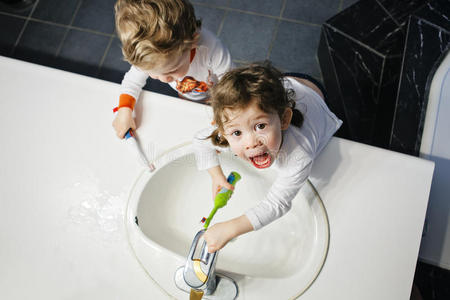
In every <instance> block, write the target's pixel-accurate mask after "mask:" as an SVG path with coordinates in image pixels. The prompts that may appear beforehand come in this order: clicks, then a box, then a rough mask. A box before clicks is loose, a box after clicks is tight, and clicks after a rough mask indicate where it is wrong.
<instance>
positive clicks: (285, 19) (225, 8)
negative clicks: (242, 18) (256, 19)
mask: <svg viewBox="0 0 450 300" xmlns="http://www.w3.org/2000/svg"><path fill="white" fill-rule="evenodd" d="M192 3H193V4H195V5H198V6H204V7H209V8H218V9H222V10H225V11H232V12H238V13H242V14H246V15H253V16H260V17H266V18H270V19H275V20H280V21H287V22H293V23H298V24H303V25H311V26H318V27H321V26H322V24H318V23H310V22H306V21H301V20H295V19H289V18H283V17H281V16H278V17H277V16H272V15H266V14H262V13H257V12H253V11H248V10H242V9H238V8H231V7H226V6H218V5H212V4H206V3H199V2H192Z"/></svg>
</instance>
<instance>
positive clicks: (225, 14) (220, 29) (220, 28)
mask: <svg viewBox="0 0 450 300" xmlns="http://www.w3.org/2000/svg"><path fill="white" fill-rule="evenodd" d="M227 16H228V11H225V13H224V14H223V17H222V20H221V21H220V24H219V28H218V29H217V34H216V36H217V37H219V35H220V34H221V33H222V30H223V26H224V24H225V19H226V18H227Z"/></svg>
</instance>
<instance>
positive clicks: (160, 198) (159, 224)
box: [127, 144, 329, 299]
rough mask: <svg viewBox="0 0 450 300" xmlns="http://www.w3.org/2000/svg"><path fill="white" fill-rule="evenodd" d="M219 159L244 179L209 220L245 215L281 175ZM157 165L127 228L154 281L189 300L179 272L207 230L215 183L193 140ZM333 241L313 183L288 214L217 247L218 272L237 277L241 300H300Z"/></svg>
mask: <svg viewBox="0 0 450 300" xmlns="http://www.w3.org/2000/svg"><path fill="white" fill-rule="evenodd" d="M220 159H221V164H222V167H223V169H224V173H226V174H228V173H229V172H230V171H237V172H238V173H240V174H241V176H242V180H241V181H239V182H238V183H237V185H236V189H235V192H234V194H233V196H232V198H231V200H230V201H229V202H228V205H227V206H226V207H224V208H222V209H220V210H219V211H218V212H217V213H216V216H215V217H214V219H213V221H212V222H211V224H214V223H215V222H220V221H223V220H227V219H230V218H233V217H236V216H240V215H241V214H243V213H244V212H245V211H246V210H247V209H248V208H250V207H252V206H254V205H255V204H256V203H257V202H258V201H260V200H261V199H263V197H264V195H265V193H266V192H267V189H268V188H269V187H270V185H271V182H272V181H273V179H274V177H275V173H274V171H271V170H270V169H269V170H264V171H260V170H257V169H255V168H254V167H252V166H250V165H249V164H247V163H246V162H243V161H241V160H240V159H238V158H236V157H234V156H232V155H230V154H221V155H220ZM154 164H155V167H156V171H154V172H153V173H150V172H148V171H143V172H142V173H141V174H140V175H139V176H138V178H137V179H136V182H135V184H134V185H133V188H132V190H131V192H130V197H129V203H128V208H127V232H128V235H129V240H130V244H131V247H132V248H133V250H134V252H135V254H136V257H137V259H138V260H139V262H140V263H141V265H142V267H143V268H144V269H145V271H146V272H147V274H148V275H149V276H150V277H151V278H152V280H154V281H155V282H156V283H157V284H158V286H160V287H161V288H162V289H163V290H164V291H165V292H166V293H167V294H168V295H170V296H172V297H176V298H177V299H187V298H188V294H187V293H185V292H183V291H181V290H179V289H178V288H177V287H176V286H175V283H174V280H173V277H174V274H175V271H176V269H177V268H178V267H180V266H182V265H183V264H184V263H185V259H186V256H187V254H188V251H189V247H190V245H191V242H192V239H193V238H194V236H195V234H196V232H197V231H198V230H200V229H201V228H202V224H201V223H200V220H201V218H202V217H203V216H205V217H206V216H208V214H209V212H210V210H211V209H212V204H213V201H212V199H211V182H210V179H209V175H208V173H207V172H206V171H198V170H197V169H196V165H195V160H194V155H193V154H192V148H191V145H190V144H185V145H182V146H180V147H177V148H175V149H172V150H171V151H168V152H166V153H165V154H164V155H162V156H160V157H159V158H158V159H156V160H155V161H154ZM136 220H138V224H139V226H138V225H137V224H136ZM328 243H329V225H328V218H327V214H326V210H325V208H324V206H323V203H322V200H321V199H320V197H319V195H318V194H317V192H316V190H315V189H314V187H313V186H312V185H311V183H310V182H309V181H308V182H307V183H306V184H305V186H304V187H303V188H302V189H301V191H300V192H299V193H298V195H297V197H296V198H295V199H294V200H293V206H292V209H291V211H290V212H289V213H288V214H287V215H286V216H284V217H282V218H281V219H279V220H277V221H275V222H273V223H272V224H270V225H269V226H266V227H264V228H262V229H261V230H259V231H256V232H251V233H248V234H246V235H243V236H240V237H239V238H237V239H236V240H234V241H232V242H230V243H229V244H228V245H226V246H225V247H224V248H223V249H222V250H221V251H220V252H219V256H218V261H217V269H216V272H217V273H223V274H227V275H228V276H229V277H232V278H233V279H234V280H235V281H236V283H237V285H238V287H239V295H238V299H288V298H296V297H298V296H300V295H301V294H302V293H303V292H305V291H306V290H307V289H308V287H309V286H311V284H312V283H313V282H314V280H315V279H316V277H317V276H318V275H319V273H320V270H321V269H322V266H323V264H324V262H325V259H326V256H327V252H328Z"/></svg>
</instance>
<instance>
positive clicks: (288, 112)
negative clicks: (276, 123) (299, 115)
mask: <svg viewBox="0 0 450 300" xmlns="http://www.w3.org/2000/svg"><path fill="white" fill-rule="evenodd" d="M292 114H293V112H292V109H291V108H290V107H287V108H286V109H285V110H284V113H283V118H282V119H281V130H286V129H288V127H289V124H291V120H292Z"/></svg>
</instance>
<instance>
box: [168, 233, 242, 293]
mask: <svg viewBox="0 0 450 300" xmlns="http://www.w3.org/2000/svg"><path fill="white" fill-rule="evenodd" d="M205 231H206V230H205V229H202V230H200V231H199V232H197V234H196V235H195V237H194V240H193V241H192V244H191V248H190V250H189V254H188V256H187V259H186V264H185V265H184V266H183V267H180V268H178V269H177V271H176V272H175V284H176V286H177V287H178V288H179V289H181V290H183V291H186V292H188V293H189V292H190V291H191V289H194V290H200V291H203V295H204V296H203V299H235V298H236V297H237V294H238V287H237V284H236V282H234V280H233V279H231V278H229V277H227V276H224V275H221V274H216V262H217V257H218V254H219V253H218V251H216V252H214V253H209V252H208V245H206V242H205V240H203V242H202V245H201V249H198V246H199V241H200V239H201V238H202V236H203V234H204V233H205ZM198 250H200V251H198Z"/></svg>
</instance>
